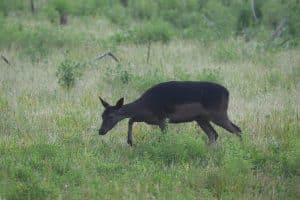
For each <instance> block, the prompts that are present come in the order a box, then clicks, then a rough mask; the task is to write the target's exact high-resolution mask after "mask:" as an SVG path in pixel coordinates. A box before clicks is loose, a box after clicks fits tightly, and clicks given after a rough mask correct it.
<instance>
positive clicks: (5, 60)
mask: <svg viewBox="0 0 300 200" xmlns="http://www.w3.org/2000/svg"><path fill="white" fill-rule="evenodd" d="M1 58H2V60H4V62H6V64H8V65H11V64H10V62H9V61H8V59H7V58H5V56H4V55H1Z"/></svg>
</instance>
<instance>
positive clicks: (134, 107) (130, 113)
mask: <svg viewBox="0 0 300 200" xmlns="http://www.w3.org/2000/svg"><path fill="white" fill-rule="evenodd" d="M140 111H141V107H140V104H139V102H138V101H134V102H132V103H128V104H125V105H123V106H122V108H121V109H120V112H121V113H122V115H123V116H124V117H125V118H132V117H135V116H136V115H137V114H138V113H139V112H140Z"/></svg>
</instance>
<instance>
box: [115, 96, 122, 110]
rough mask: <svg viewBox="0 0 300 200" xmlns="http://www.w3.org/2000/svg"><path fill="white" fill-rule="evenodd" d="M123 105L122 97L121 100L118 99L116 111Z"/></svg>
mask: <svg viewBox="0 0 300 200" xmlns="http://www.w3.org/2000/svg"><path fill="white" fill-rule="evenodd" d="M123 104H124V98H123V97H122V98H121V99H119V101H118V102H117V103H116V107H117V108H118V109H120V108H121V107H122V106H123Z"/></svg>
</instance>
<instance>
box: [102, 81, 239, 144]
mask: <svg viewBox="0 0 300 200" xmlns="http://www.w3.org/2000/svg"><path fill="white" fill-rule="evenodd" d="M100 99H101V98H100ZM123 101H124V100H123V98H121V99H120V100H119V101H118V102H117V104H116V105H115V106H111V105H109V104H108V103H107V102H105V101H104V100H102V99H101V102H102V104H103V106H104V107H105V111H104V112H103V114H102V119H103V121H102V125H101V128H100V130H99V134H101V135H104V134H106V133H107V132H108V131H109V130H110V129H112V128H113V127H114V126H115V125H116V124H117V123H118V122H119V121H121V120H123V119H125V118H129V122H128V138H127V142H128V144H130V145H132V126H133V123H134V122H145V123H147V124H153V125H158V126H159V127H160V128H161V130H165V127H166V121H168V122H169V123H183V122H192V121H196V122H197V123H198V125H199V126H200V127H201V128H202V129H203V131H204V132H205V133H206V134H207V136H208V138H209V143H214V142H215V141H216V140H217V138H218V134H217V132H216V131H215V129H214V128H213V127H212V126H211V124H210V122H213V123H215V124H217V125H218V126H220V127H222V128H224V129H226V130H227V131H229V132H231V133H235V134H236V135H238V136H239V137H241V135H240V132H241V130H240V128H239V127H238V126H236V125H234V124H233V123H232V122H231V121H230V120H229V118H228V116H227V108H228V101H229V92H228V90H227V89H226V88H225V87H223V86H221V85H219V84H216V83H211V82H193V81H183V82H181V81H170V82H165V83H160V84H158V85H155V86H153V87H151V88H150V89H148V90H147V91H146V92H145V93H144V94H143V95H142V96H141V97H140V98H138V99H137V100H135V101H134V102H132V103H129V104H126V105H123Z"/></svg>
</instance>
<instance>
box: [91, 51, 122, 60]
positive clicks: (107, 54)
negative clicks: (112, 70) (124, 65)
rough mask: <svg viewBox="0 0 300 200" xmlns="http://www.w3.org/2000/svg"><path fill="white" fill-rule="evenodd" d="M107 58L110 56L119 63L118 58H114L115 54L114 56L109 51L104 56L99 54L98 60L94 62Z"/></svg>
mask: <svg viewBox="0 0 300 200" xmlns="http://www.w3.org/2000/svg"><path fill="white" fill-rule="evenodd" d="M106 56H110V57H112V58H113V59H114V60H115V61H117V62H119V60H118V58H117V57H116V56H114V54H112V52H111V51H107V52H104V53H102V54H99V55H98V56H97V57H96V58H94V60H100V59H102V58H104V57H106Z"/></svg>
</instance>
